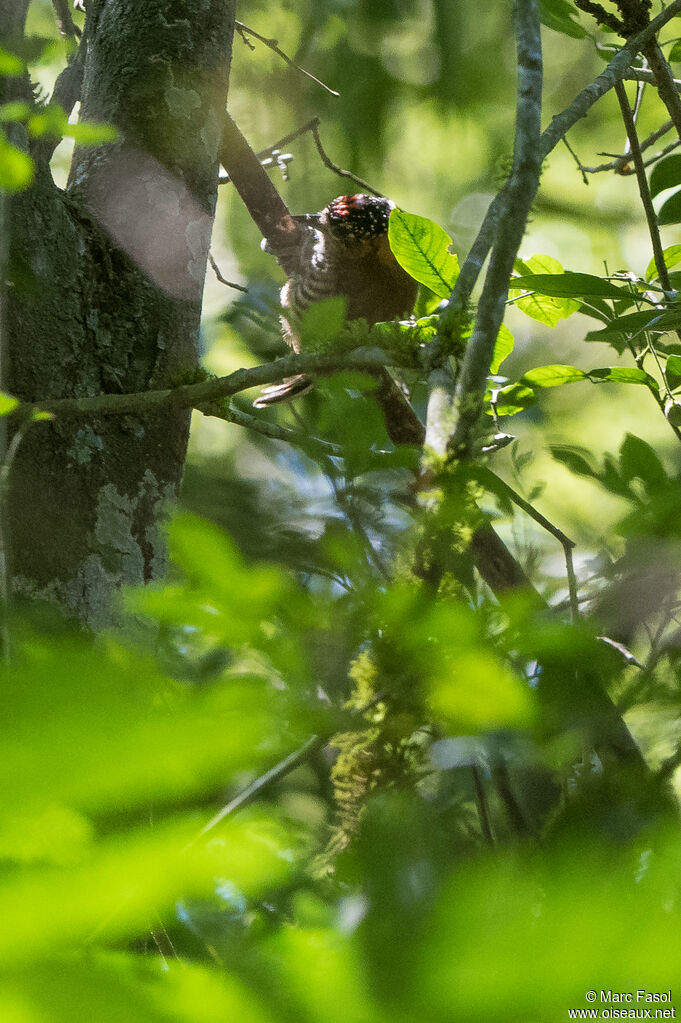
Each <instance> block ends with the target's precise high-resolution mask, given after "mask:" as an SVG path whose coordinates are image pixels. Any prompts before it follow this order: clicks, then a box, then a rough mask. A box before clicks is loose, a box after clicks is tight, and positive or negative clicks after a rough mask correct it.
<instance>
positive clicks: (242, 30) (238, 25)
mask: <svg viewBox="0 0 681 1023" xmlns="http://www.w3.org/2000/svg"><path fill="white" fill-rule="evenodd" d="M234 27H235V29H236V30H237V32H238V33H239V35H240V36H241V38H242V39H243V41H244V42H245V43H246V45H247V46H249V47H250V48H251V49H254V47H253V46H251V43H250V41H249V39H248V36H253V38H254V39H258V40H259V41H260V42H261V43H264V45H265V46H267V47H268V48H269V49H270V50H272V51H273V52H274V53H276V55H277V56H278V57H281V59H282V60H283V61H286V63H287V64H289V65H290V66H291V67H293V68H295V69H296V71H300V73H301V75H305V77H306V78H309V79H311V80H312V81H313V82H315V83H316V84H317V85H320V86H321V87H322V89H324V90H325V92H328V93H330V94H331V95H332V96H340V93H339V92H336V90H335V89H331V88H330V87H329V86H328V85H325V84H324V82H322V81H321V79H319V78H316V77H315V75H312V74H310V72H309V71H306V70H305V68H304V67H301V66H300V64H296V62H295V60H293V59H292V58H291V57H289V56H288V54H286V53H284V51H283V50H281V49H279V43H278V41H277V40H276V39H268V37H267V36H262V35H260V33H259V32H256V31H255V29H252V28H249V27H248V25H244V24H243V22H241V21H235V22H234Z"/></svg>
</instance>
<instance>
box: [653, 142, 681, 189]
mask: <svg viewBox="0 0 681 1023" xmlns="http://www.w3.org/2000/svg"><path fill="white" fill-rule="evenodd" d="M674 185H681V154H679V153H673V154H672V155H671V156H667V157H665V159H664V160H660V161H659V162H658V163H656V164H655V166H654V167H653V169H652V171H651V174H650V194H651V196H652V197H653V198H655V196H656V195H659V194H660V192H664V190H665V188H673V187H674Z"/></svg>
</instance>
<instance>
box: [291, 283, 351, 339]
mask: <svg viewBox="0 0 681 1023" xmlns="http://www.w3.org/2000/svg"><path fill="white" fill-rule="evenodd" d="M347 308H348V302H347V299H346V298H345V297H344V296H343V295H336V296H335V297H333V298H323V299H322V300H321V302H313V303H312V305H311V306H310V307H309V308H308V309H306V310H305V312H304V313H303V315H302V316H301V318H300V329H299V336H300V345H301V348H302V350H303V351H304V352H315V351H318V350H319V349H320V348H323V347H324V346H325V345H328V344H329V343H330V342H332V341H334V340H335V339H336V338H337V337H338V335H339V334H340V333H341V331H342V330H343V327H344V326H345V320H346V315H347Z"/></svg>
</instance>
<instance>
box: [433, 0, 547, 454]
mask: <svg viewBox="0 0 681 1023" xmlns="http://www.w3.org/2000/svg"><path fill="white" fill-rule="evenodd" d="M515 21H516V35H517V50H518V97H517V106H516V129H515V141H514V146H513V169H512V171H511V176H510V178H509V181H508V185H507V187H506V189H505V194H504V198H503V200H502V208H501V214H500V217H499V220H498V223H497V238H496V242H495V245H494V248H493V251H492V258H491V262H490V265H489V269H488V271H487V278H486V280H485V286H484V288H483V292H482V297H481V300H480V306H479V309H478V315H477V317H476V320H475V327H474V329H473V335H472V337H471V339H470V341H469V343H468V346H467V348H466V354H465V356H464V360H463V365H462V367H461V375H460V378H459V382H458V385H457V391H456V395H455V401H456V406H457V422H456V427H455V430H454V433H453V436H452V437H451V439H450V441H449V442H448V445H447V447H448V450H449V451H450V452H453V453H455V454H456V455H457V457H458V456H461V455H463V456H464V457H466V456H468V454H469V453H470V449H471V443H472V437H473V431H474V429H475V427H476V426H477V423H478V420H479V418H480V415H481V413H482V404H483V398H484V394H485V388H486V385H487V376H488V374H489V368H490V365H491V362H492V357H493V353H494V345H495V342H496V338H497V334H498V333H499V328H500V327H501V324H502V321H503V318H504V312H505V308H506V299H507V298H508V283H509V280H510V277H511V272H512V270H513V262H514V260H515V258H516V255H517V253H518V249H519V248H520V243H521V241H522V238H523V235H524V233H525V227H526V224H527V218H528V216H529V212H530V207H531V205H532V201H533V199H534V196H535V194H536V191H537V188H538V186H539V173H540V170H541V156H540V153H539V136H540V131H541V89H542V55H541V32H540V28H539V8H538V5H537V0H516V4H515Z"/></svg>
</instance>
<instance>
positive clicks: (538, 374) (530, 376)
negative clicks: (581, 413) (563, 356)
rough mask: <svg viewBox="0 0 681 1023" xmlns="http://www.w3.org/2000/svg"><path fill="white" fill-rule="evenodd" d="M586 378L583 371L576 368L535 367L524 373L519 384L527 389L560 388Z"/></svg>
mask: <svg viewBox="0 0 681 1023" xmlns="http://www.w3.org/2000/svg"><path fill="white" fill-rule="evenodd" d="M586 378H587V376H586V373H585V372H584V370H582V369H578V368H577V367H576V366H537V368H536V369H531V370H529V371H528V372H527V373H524V374H523V376H522V377H521V382H522V383H523V384H527V385H528V386H529V387H562V386H563V384H574V383H577V382H578V381H580V380H586Z"/></svg>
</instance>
